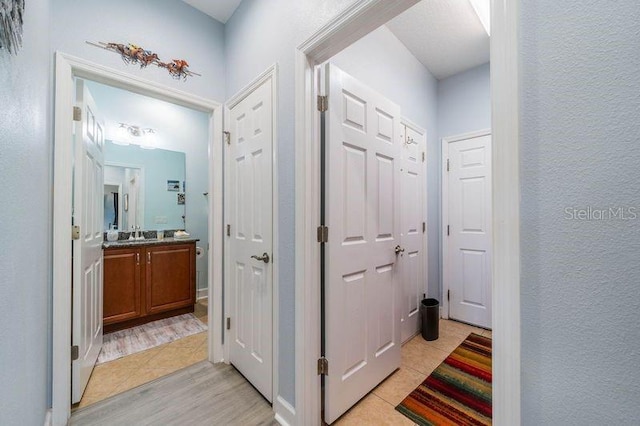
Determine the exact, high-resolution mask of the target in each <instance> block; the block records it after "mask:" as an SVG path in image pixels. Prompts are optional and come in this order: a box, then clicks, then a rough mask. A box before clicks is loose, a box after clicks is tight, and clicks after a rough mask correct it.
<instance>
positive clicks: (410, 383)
mask: <svg viewBox="0 0 640 426" xmlns="http://www.w3.org/2000/svg"><path fill="white" fill-rule="evenodd" d="M426 378H427V374H423V373H420V372H418V371H416V370H413V369H411V368H407V367H405V366H403V367H401V368H400V369H399V370H398V371H396V372H395V373H393V374H392V375H391V376H390V377H388V378H387V379H386V380H385V381H384V382H382V383H380V385H378V387H377V388H375V389H374V390H373V393H374V394H375V395H377V396H379V397H380V398H382V399H384V400H385V401H387V402H388V403H389V404H391V405H393V406H394V407H395V406H396V405H398V404H400V403H401V402H402V400H403V399H405V398H406V397H407V395H409V394H410V393H411V392H413V390H414V389H415V388H417V387H418V386H419V385H420V383H422V382H423V381H424V380H425V379H426Z"/></svg>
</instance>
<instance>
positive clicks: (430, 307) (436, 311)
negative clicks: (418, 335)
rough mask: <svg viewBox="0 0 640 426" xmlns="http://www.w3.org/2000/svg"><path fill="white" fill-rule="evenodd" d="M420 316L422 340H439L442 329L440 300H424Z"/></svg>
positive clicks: (421, 304)
mask: <svg viewBox="0 0 640 426" xmlns="http://www.w3.org/2000/svg"><path fill="white" fill-rule="evenodd" d="M420 315H421V316H422V338H423V339H424V340H438V332H439V329H440V302H438V299H422V302H420Z"/></svg>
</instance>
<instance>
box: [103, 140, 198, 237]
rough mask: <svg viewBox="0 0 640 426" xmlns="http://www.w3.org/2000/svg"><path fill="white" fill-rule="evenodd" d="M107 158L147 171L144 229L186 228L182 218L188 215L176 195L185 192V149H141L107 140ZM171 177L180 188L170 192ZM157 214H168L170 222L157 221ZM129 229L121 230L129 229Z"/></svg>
mask: <svg viewBox="0 0 640 426" xmlns="http://www.w3.org/2000/svg"><path fill="white" fill-rule="evenodd" d="M104 161H105V163H106V164H110V163H114V164H120V165H122V164H126V165H135V166H139V167H141V168H142V169H143V170H144V189H143V190H144V217H143V218H142V219H143V222H142V223H143V224H144V226H142V229H144V230H158V229H185V223H184V220H183V219H182V216H183V215H185V205H184V204H182V205H180V204H178V200H177V194H179V193H182V192H183V191H182V182H184V180H185V164H186V162H185V154H184V152H177V151H169V150H166V149H142V148H140V147H139V146H137V145H128V146H122V145H116V144H114V143H113V142H111V141H107V143H106V145H105V152H104ZM168 180H177V181H178V182H179V183H180V191H179V192H174V191H168V190H167V181H168ZM121 202H122V201H121ZM123 214H124V213H123ZM156 216H164V217H166V218H167V223H166V224H156ZM130 225H131V224H130ZM130 229H131V228H129V229H121V230H122V231H129V230H130Z"/></svg>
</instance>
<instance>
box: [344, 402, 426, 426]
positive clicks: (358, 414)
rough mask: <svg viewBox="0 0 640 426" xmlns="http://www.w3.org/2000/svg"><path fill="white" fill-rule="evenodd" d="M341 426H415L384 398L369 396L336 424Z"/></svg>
mask: <svg viewBox="0 0 640 426" xmlns="http://www.w3.org/2000/svg"><path fill="white" fill-rule="evenodd" d="M334 424H335V425H340V426H349V425H367V426H396V425H398V426H404V425H407V426H413V424H414V423H413V422H412V421H411V420H409V419H408V418H406V417H405V416H403V415H402V414H400V413H399V412H397V411H396V410H395V407H394V406H393V405H391V404H389V403H388V402H386V401H385V400H383V399H382V398H380V397H378V396H376V395H374V394H369V395H368V396H366V397H365V398H364V399H363V400H362V401H360V402H359V403H358V404H357V405H356V406H354V407H353V408H351V409H350V410H349V411H347V412H346V413H345V414H344V415H343V416H342V417H341V418H340V419H338V421H336V422H335V423H334Z"/></svg>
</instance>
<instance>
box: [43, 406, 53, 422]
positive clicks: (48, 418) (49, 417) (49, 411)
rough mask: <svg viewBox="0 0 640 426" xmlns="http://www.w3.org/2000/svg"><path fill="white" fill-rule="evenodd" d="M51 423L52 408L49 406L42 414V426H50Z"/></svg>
mask: <svg viewBox="0 0 640 426" xmlns="http://www.w3.org/2000/svg"><path fill="white" fill-rule="evenodd" d="M52 424H53V410H52V409H51V408H49V409H48V410H47V414H45V416H44V426H51V425H52Z"/></svg>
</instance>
